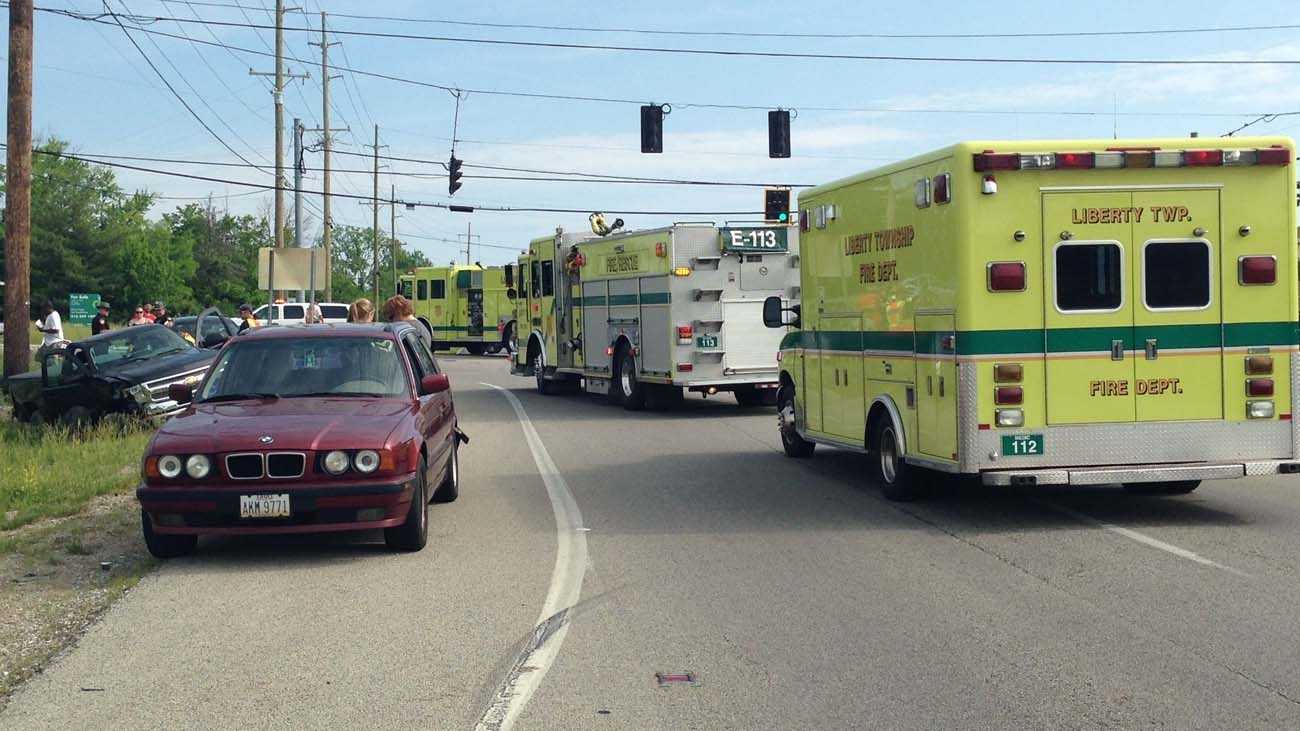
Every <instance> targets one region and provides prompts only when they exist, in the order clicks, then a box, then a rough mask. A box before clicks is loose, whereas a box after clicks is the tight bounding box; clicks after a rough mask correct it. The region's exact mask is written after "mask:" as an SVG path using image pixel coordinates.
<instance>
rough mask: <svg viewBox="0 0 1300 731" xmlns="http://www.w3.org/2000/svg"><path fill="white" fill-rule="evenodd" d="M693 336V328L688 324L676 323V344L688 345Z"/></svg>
mask: <svg viewBox="0 0 1300 731" xmlns="http://www.w3.org/2000/svg"><path fill="white" fill-rule="evenodd" d="M694 336H695V329H694V328H692V327H691V326H690V325H678V326H677V344H678V345H690V344H691V338H693V337H694Z"/></svg>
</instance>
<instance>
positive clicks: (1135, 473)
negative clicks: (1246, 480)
mask: <svg viewBox="0 0 1300 731" xmlns="http://www.w3.org/2000/svg"><path fill="white" fill-rule="evenodd" d="M1297 473H1300V462H1296V461H1292V460H1254V461H1250V462H1230V463H1217V464H1166V465H1122V466H1114V467H1080V468H1077V469H1072V468H1068V467H1066V468H1043V469H1032V470H998V471H996V472H984V473H981V475H980V478H981V480H982V481H983V483H984V484H985V485H1113V484H1117V483H1124V482H1178V481H1182V480H1230V479H1235V478H1238V477H1246V476H1252V477H1253V476H1256V475H1277V474H1283V475H1288V474H1297Z"/></svg>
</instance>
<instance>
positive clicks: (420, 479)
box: [384, 457, 429, 552]
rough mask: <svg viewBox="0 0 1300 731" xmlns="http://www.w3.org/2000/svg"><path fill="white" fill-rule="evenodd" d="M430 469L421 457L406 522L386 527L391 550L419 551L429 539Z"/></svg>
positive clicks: (386, 541) (385, 538)
mask: <svg viewBox="0 0 1300 731" xmlns="http://www.w3.org/2000/svg"><path fill="white" fill-rule="evenodd" d="M428 470H429V463H428V461H426V460H425V459H424V457H420V471H419V472H418V473H417V474H416V477H415V492H414V493H413V494H412V495H411V507H410V508H409V509H408V510H407V511H406V522H405V523H402V524H401V525H399V526H397V527H395V528H385V529H384V543H385V544H387V546H388V549H389V550H390V551H404V552H412V551H418V550H420V549H421V548H424V545H425V544H426V543H428V541H429V489H428V488H429V477H428Z"/></svg>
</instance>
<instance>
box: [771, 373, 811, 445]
mask: <svg viewBox="0 0 1300 731" xmlns="http://www.w3.org/2000/svg"><path fill="white" fill-rule="evenodd" d="M776 403H777V405H776V425H777V429H778V430H779V431H780V432H781V446H782V447H784V448H785V456H787V457H793V458H795V459H807V458H808V457H811V456H813V451H814V450H815V449H817V442H810V441H808V440H807V439H804V438H803V437H801V436H799V432H798V431H796V430H795V425H794V424H795V421H794V387H793V386H782V387H781V391H780V393H779V394H778V395H777V402H776Z"/></svg>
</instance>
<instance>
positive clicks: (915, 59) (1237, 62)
mask: <svg viewBox="0 0 1300 731" xmlns="http://www.w3.org/2000/svg"><path fill="white" fill-rule="evenodd" d="M39 9H40V10H43V11H53V12H59V13H61V14H65V15H72V16H74V17H81V18H82V19H83V20H91V19H97V18H100V17H103V16H104V15H109V16H112V17H113V18H115V19H116V18H117V16H118V14H117V13H114V12H111V11H110V12H108V13H104V14H100V15H87V14H84V13H75V12H73V11H66V10H58V9H53V8H39ZM128 19H129V20H132V21H133V22H135V23H137V24H147V23H157V22H172V23H208V24H211V25H214V26H218V27H224V28H251V29H255V30H263V29H267V28H271V27H272V26H267V25H260V24H250V23H236V22H232V21H224V20H201V21H200V20H190V19H188V18H165V17H162V16H148V15H135V16H128ZM286 30H293V31H313V29H311V28H286ZM318 30H319V29H316V31H315V32H318ZM332 32H333V33H334V34H335V35H344V36H355V37H361V38H384V39H388V40H410V41H426V42H433V43H460V44H469V45H487V46H510V47H523V48H550V49H563V50H570V49H580V50H586V51H620V52H625V53H657V54H668V55H679V56H718V57H730V58H777V59H789V60H823V61H908V62H912V63H975V64H1050V65H1064V66H1270V65H1284V66H1295V65H1300V59H1279V60H1268V61H1266V60H1261V59H1230V58H1229V59H1208V58H1168V59H1155V58H1051V57H1040V58H1031V57H1013V56H904V55H898V54H854V53H813V52H807V51H743V50H736V49H731V48H668V47H663V46H620V45H614V44H604V43H562V42H558V41H519V40H508V39H504V38H463V37H459V36H433V35H419V34H416V33H383V32H379V31H362V30H334V31H332Z"/></svg>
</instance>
